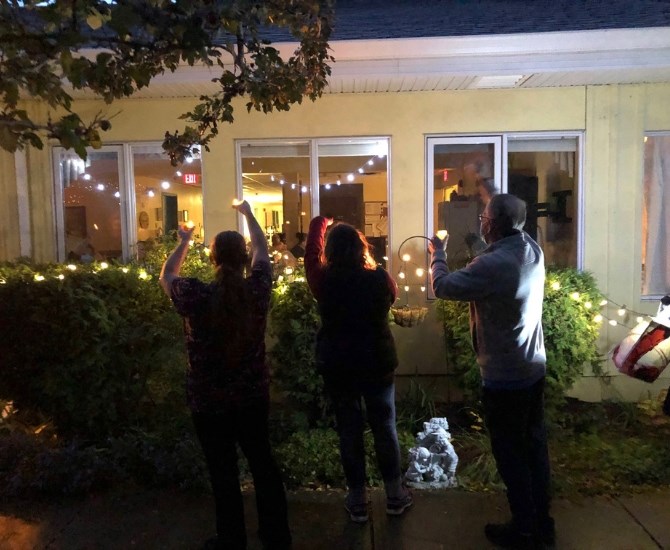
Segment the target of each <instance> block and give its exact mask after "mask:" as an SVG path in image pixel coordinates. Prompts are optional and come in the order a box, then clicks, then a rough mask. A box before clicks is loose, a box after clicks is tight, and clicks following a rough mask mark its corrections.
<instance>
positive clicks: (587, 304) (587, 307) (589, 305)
mask: <svg viewBox="0 0 670 550" xmlns="http://www.w3.org/2000/svg"><path fill="white" fill-rule="evenodd" d="M584 307H585V308H586V309H591V308H592V307H593V304H592V303H591V302H584Z"/></svg>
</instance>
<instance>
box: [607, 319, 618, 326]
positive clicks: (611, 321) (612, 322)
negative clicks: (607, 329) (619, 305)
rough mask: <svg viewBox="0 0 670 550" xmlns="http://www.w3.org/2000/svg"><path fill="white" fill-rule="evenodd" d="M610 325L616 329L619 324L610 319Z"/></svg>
mask: <svg viewBox="0 0 670 550" xmlns="http://www.w3.org/2000/svg"><path fill="white" fill-rule="evenodd" d="M609 323H610V325H612V326H613V327H615V326H617V325H618V323H617V322H616V320H615V319H610V321H609Z"/></svg>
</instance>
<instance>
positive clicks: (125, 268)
mask: <svg viewBox="0 0 670 550" xmlns="http://www.w3.org/2000/svg"><path fill="white" fill-rule="evenodd" d="M121 271H123V273H128V272H129V271H130V269H128V268H127V267H122V268H121Z"/></svg>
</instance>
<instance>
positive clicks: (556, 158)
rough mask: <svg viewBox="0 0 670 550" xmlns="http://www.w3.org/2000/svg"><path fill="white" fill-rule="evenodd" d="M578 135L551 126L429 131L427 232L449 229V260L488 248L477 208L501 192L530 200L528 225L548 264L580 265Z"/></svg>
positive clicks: (460, 260) (459, 261)
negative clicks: (546, 129) (456, 133)
mask: <svg viewBox="0 0 670 550" xmlns="http://www.w3.org/2000/svg"><path fill="white" fill-rule="evenodd" d="M579 141H580V135H579V134H573V135H569V134H567V135H566V134H560V135H557V134H549V133H543V134H523V135H521V134H519V135H512V134H501V135H498V136H462V137H431V138H428V139H427V159H428V162H427V175H426V179H427V181H428V188H429V192H428V198H429V201H432V204H430V203H429V205H428V216H427V218H428V227H427V231H428V232H429V233H432V232H435V231H437V230H438V229H446V230H448V231H449V242H448V249H447V253H448V258H449V262H450V264H451V267H452V268H458V267H461V266H463V265H465V264H466V263H467V262H468V261H470V260H471V259H472V258H473V257H474V256H476V255H477V254H479V253H480V252H481V251H482V250H483V249H484V248H485V246H486V244H485V243H484V242H483V240H482V238H481V235H480V230H479V221H478V215H479V214H481V213H482V211H483V210H484V208H485V206H486V204H487V203H488V201H489V200H490V198H491V196H492V195H493V194H495V193H500V192H505V193H512V194H514V195H517V196H518V197H520V198H522V199H523V200H524V201H526V204H527V207H528V213H527V219H526V225H525V228H524V229H525V230H526V231H527V232H528V233H529V234H530V235H531V236H532V237H533V238H534V239H536V240H537V242H538V243H539V244H540V246H542V248H543V250H544V253H545V261H546V264H547V265H555V266H561V267H566V266H573V267H577V266H579V265H580V256H579V252H580V250H579V246H578V243H579V228H580V226H579V224H578V220H579V183H580V179H579V178H580V172H579V164H580V163H579V150H580V147H579Z"/></svg>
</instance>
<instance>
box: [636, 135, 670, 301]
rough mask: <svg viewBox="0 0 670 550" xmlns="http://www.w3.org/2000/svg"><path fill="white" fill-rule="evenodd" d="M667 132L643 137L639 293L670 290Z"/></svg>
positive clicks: (669, 152) (669, 138)
mask: <svg viewBox="0 0 670 550" xmlns="http://www.w3.org/2000/svg"><path fill="white" fill-rule="evenodd" d="M668 246H670V134H649V135H647V136H645V138H644V204H643V209H642V294H643V295H644V296H650V297H652V296H653V297H660V296H663V295H665V294H667V293H668V292H669V291H670V254H669V253H668Z"/></svg>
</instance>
